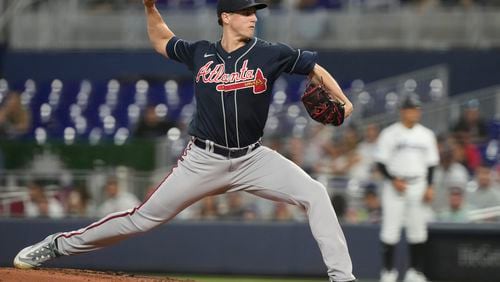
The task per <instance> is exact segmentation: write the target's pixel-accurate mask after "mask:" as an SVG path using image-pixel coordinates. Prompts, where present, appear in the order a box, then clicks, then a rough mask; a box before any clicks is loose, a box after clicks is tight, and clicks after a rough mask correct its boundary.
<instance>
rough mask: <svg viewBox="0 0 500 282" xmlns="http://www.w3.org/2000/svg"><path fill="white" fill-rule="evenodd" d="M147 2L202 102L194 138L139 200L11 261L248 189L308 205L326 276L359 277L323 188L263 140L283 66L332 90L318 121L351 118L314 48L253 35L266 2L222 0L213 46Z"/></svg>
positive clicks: (85, 244) (86, 243)
mask: <svg viewBox="0 0 500 282" xmlns="http://www.w3.org/2000/svg"><path fill="white" fill-rule="evenodd" d="M144 6H145V12H146V16H147V29H148V34H149V39H150V40H151V43H152V45H153V47H154V49H155V50H156V51H157V52H158V53H160V54H162V55H163V56H164V57H166V58H169V59H172V60H175V61H177V62H179V63H182V64H185V65H186V66H187V67H188V68H189V69H190V70H191V71H192V73H193V78H194V79H193V81H194V85H195V87H194V88H195V98H196V101H197V104H196V107H197V108H196V113H195V114H194V116H193V119H192V121H191V123H190V126H189V134H190V135H191V136H192V138H191V141H190V142H189V143H188V144H187V147H186V148H185V150H184V153H183V154H182V156H180V157H179V160H178V162H177V165H176V166H175V167H174V168H173V170H172V171H171V173H170V174H168V175H167V176H166V177H165V179H164V180H163V182H161V183H160V184H159V185H158V187H157V189H156V191H155V192H154V193H152V195H151V196H150V197H149V198H148V199H147V200H145V201H144V202H143V203H142V204H141V205H139V206H137V207H134V208H132V209H130V210H126V211H123V212H118V213H114V214H110V215H108V216H106V217H104V218H103V219H101V220H99V221H97V222H95V223H92V224H91V225H89V226H87V227H85V228H82V229H79V230H75V231H70V232H63V233H57V234H53V235H50V236H48V237H47V238H46V239H45V240H43V241H41V242H39V243H37V244H35V245H32V246H29V247H26V248H24V249H23V250H21V251H20V252H19V254H18V255H17V256H16V257H15V259H14V265H15V266H16V267H18V268H33V267H37V266H40V265H41V264H42V263H44V262H45V261H47V260H49V259H53V258H56V257H59V256H68V255H73V254H78V253H84V252H89V251H92V250H97V249H100V248H103V247H106V246H109V245H111V244H114V243H116V242H118V241H120V240H124V239H126V238H129V237H131V236H133V235H136V234H140V233H144V232H146V231H148V230H151V229H152V228H154V227H155V226H158V225H160V224H162V223H164V222H167V221H169V220H170V219H172V218H173V217H174V216H175V215H176V214H178V213H179V212H180V211H182V210H183V209H185V208H186V207H188V206H189V205H191V204H193V203H194V202H196V201H198V200H200V199H202V198H203V197H205V196H207V195H215V194H221V193H225V192H233V191H246V192H249V193H253V194H255V195H258V196H261V197H263V198H267V199H272V200H277V201H283V202H287V203H291V204H295V205H299V206H301V207H303V208H304V209H305V210H306V211H307V216H308V218H309V223H310V227H311V230H312V234H313V236H314V238H315V239H316V240H317V242H318V245H319V247H320V249H321V252H322V255H323V259H324V262H325V264H326V265H327V268H328V275H329V278H330V281H354V279H355V277H354V276H353V274H352V264H351V259H350V256H349V252H348V249H347V244H346V241H345V238H344V234H343V232H342V229H341V227H340V225H339V223H338V220H337V217H336V215H335V212H334V210H333V207H332V205H331V203H330V200H329V198H328V194H327V192H326V189H325V187H324V186H323V185H322V184H320V183H319V182H317V181H315V180H314V179H312V178H311V177H310V176H309V175H307V174H306V173H305V172H304V171H303V170H302V169H301V168H299V167H298V166H297V165H295V164H294V163H292V162H291V161H289V160H287V159H286V158H284V157H283V156H281V155H280V154H279V153H277V152H276V151H274V150H271V149H269V148H267V147H265V146H263V145H262V144H261V137H262V135H263V129H264V126H265V122H266V120H267V116H268V110H269V104H270V103H271V98H272V97H271V95H272V89H273V83H274V82H275V80H276V79H277V78H278V77H279V75H280V74H282V73H283V72H286V73H295V74H302V75H308V76H309V78H310V80H311V83H312V84H313V85H321V86H322V87H321V88H323V89H326V92H327V93H330V94H329V95H330V96H329V98H331V99H328V101H324V102H322V105H321V106H320V107H319V109H321V111H322V112H324V113H325V114H321V115H315V118H317V119H318V120H320V121H322V122H323V121H324V122H332V123H333V124H335V125H338V124H339V123H341V121H342V120H343V118H344V116H345V117H348V116H349V115H350V114H351V112H352V109H353V107H352V103H351V102H350V101H349V100H348V98H347V97H346V96H345V95H344V94H343V92H342V90H341V89H340V87H339V86H338V84H337V82H336V81H335V80H334V79H333V78H332V76H331V75H330V74H329V73H328V72H327V71H326V70H325V69H324V68H322V67H321V66H319V65H318V64H317V63H316V60H317V59H316V53H315V52H311V51H306V50H300V49H294V48H291V47H289V46H287V45H285V44H280V43H278V44H275V43H269V42H266V41H264V40H261V39H259V38H256V37H254V32H255V26H256V23H257V16H256V11H257V10H259V9H263V8H266V6H267V5H266V4H263V3H258V2H256V1H255V0H220V1H218V3H217V17H218V22H219V25H221V26H222V37H221V39H220V40H219V41H217V42H209V41H196V42H188V41H186V40H183V39H181V38H180V37H177V36H176V35H175V34H174V33H173V32H172V31H171V30H170V28H169V27H168V26H167V24H166V23H165V22H164V21H163V19H162V17H161V15H160V13H159V11H158V10H157V8H156V7H155V1H154V0H144ZM324 92H325V91H319V92H318V95H321V93H324ZM318 95H317V96H318ZM330 100H331V101H334V100H339V102H338V103H333V102H331V101H330ZM321 101H323V100H321ZM338 104H340V105H341V106H335V105H338Z"/></svg>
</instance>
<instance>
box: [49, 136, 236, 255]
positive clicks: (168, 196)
mask: <svg viewBox="0 0 500 282" xmlns="http://www.w3.org/2000/svg"><path fill="white" fill-rule="evenodd" d="M188 148H190V146H189V145H188ZM204 154H206V152H205V151H203V150H201V149H199V148H197V147H194V146H193V148H192V149H187V150H186V154H185V155H184V156H183V157H182V158H181V159H179V161H178V166H177V167H175V168H174V169H173V170H172V172H171V173H170V174H169V175H168V176H167V177H166V178H165V180H164V181H163V182H162V183H161V184H160V185H159V187H158V188H157V190H156V191H155V192H154V193H153V194H152V195H151V196H150V198H149V199H147V200H146V201H145V202H144V203H143V204H142V205H140V206H138V207H135V208H133V209H130V210H127V211H123V212H117V213H113V214H110V215H108V216H106V217H105V218H103V219H101V220H99V221H97V222H95V223H93V224H91V225H89V226H87V227H85V228H82V229H80V230H76V231H72V232H66V233H61V234H59V235H58V237H57V241H56V244H57V250H58V251H59V253H61V254H63V255H71V254H76V253H83V252H88V251H92V250H95V249H99V248H102V247H105V246H108V245H111V244H113V243H116V242H118V241H121V240H124V239H126V238H128V237H130V236H133V235H136V234H140V233H143V232H146V231H148V230H151V229H152V228H154V227H156V226H158V225H160V224H162V223H164V222H166V221H168V220H170V219H171V218H173V217H174V216H175V215H176V214H178V213H179V212H180V211H182V210H183V209H184V208H186V207H188V206H189V205H191V204H192V203H194V202H195V201H197V200H199V199H201V198H202V197H204V196H205V195H208V194H217V193H221V192H224V189H225V188H224V187H226V185H227V184H226V183H225V181H226V179H227V178H226V177H225V176H224V173H223V172H222V171H224V170H227V165H228V164H227V161H225V160H223V159H222V158H221V159H220V160H218V159H213V160H212V161H207V160H210V159H207V158H205V156H204ZM211 157H212V156H211ZM221 175H222V176H221Z"/></svg>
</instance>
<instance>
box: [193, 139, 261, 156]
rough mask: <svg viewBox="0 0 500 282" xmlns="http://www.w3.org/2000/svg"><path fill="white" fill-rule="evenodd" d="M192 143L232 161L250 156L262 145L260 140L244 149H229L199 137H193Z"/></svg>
mask: <svg viewBox="0 0 500 282" xmlns="http://www.w3.org/2000/svg"><path fill="white" fill-rule="evenodd" d="M192 141H193V144H195V145H196V147H199V148H201V149H204V150H207V151H209V152H213V153H215V154H218V155H221V156H224V157H227V158H230V159H234V158H239V157H243V156H244V155H246V154H249V153H250V152H252V151H254V150H255V149H257V148H259V147H260V145H261V143H260V142H261V141H260V140H259V141H257V142H255V143H253V144H251V145H248V146H246V147H243V148H228V147H224V146H222V145H219V144H216V143H214V142H213V141H210V140H203V139H201V138H198V137H193V138H192Z"/></svg>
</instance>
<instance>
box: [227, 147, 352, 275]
mask: <svg viewBox="0 0 500 282" xmlns="http://www.w3.org/2000/svg"><path fill="white" fill-rule="evenodd" d="M235 165H241V166H243V167H246V169H245V173H244V174H238V175H235V176H234V177H235V179H233V183H236V186H235V187H234V189H235V190H240V189H244V190H245V191H247V192H250V193H253V194H255V195H257V196H261V197H264V198H268V199H272V200H279V201H286V202H288V203H293V204H296V205H300V206H302V207H304V208H305V209H306V211H307V216H308V219H309V225H310V227H311V231H312V234H313V236H314V238H315V239H316V241H317V242H318V245H319V248H320V250H321V253H322V255H323V260H324V262H325V264H326V266H327V267H328V274H329V276H330V277H331V278H333V280H334V281H352V280H354V279H355V277H354V275H353V274H352V263H351V258H350V256H349V251H348V249H347V244H346V240H345V237H344V233H343V232H342V229H341V227H340V224H339V222H338V219H337V216H336V214H335V211H334V209H333V206H332V204H331V202H330V198H329V197H328V193H327V192H326V189H325V187H324V186H323V185H322V184H320V183H319V182H317V181H316V180H314V179H312V178H311V177H310V176H309V175H308V174H306V173H305V172H304V171H303V170H302V169H301V168H300V167H298V166H297V165H296V164H294V163H293V162H291V161H289V160H288V159H286V158H284V157H283V156H281V155H280V154H278V153H277V152H275V151H273V150H271V149H269V148H266V147H263V148H262V149H258V150H257V152H256V153H255V156H253V157H252V159H251V160H249V161H248V162H245V161H244V160H242V163H241V164H238V163H235Z"/></svg>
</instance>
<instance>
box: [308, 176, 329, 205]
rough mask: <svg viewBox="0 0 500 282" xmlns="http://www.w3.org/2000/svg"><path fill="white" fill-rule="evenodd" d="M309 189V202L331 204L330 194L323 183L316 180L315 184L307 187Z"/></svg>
mask: <svg viewBox="0 0 500 282" xmlns="http://www.w3.org/2000/svg"><path fill="white" fill-rule="evenodd" d="M306 189H307V190H308V191H307V192H308V202H310V203H328V204H329V205H330V196H328V192H327V191H326V188H325V186H324V185H323V184H321V183H319V182H317V181H315V182H313V185H311V186H310V187H307V188H306Z"/></svg>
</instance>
